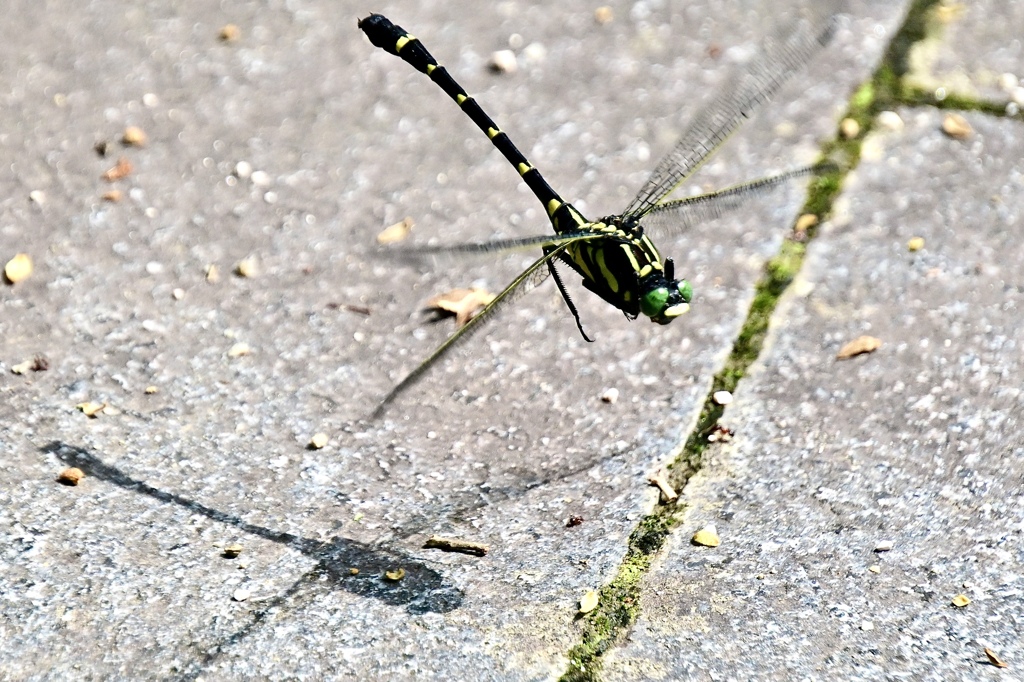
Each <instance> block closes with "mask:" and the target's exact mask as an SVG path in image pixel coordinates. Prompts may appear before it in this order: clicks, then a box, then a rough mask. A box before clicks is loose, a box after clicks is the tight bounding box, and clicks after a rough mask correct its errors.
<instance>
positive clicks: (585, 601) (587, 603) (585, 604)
mask: <svg viewBox="0 0 1024 682" xmlns="http://www.w3.org/2000/svg"><path fill="white" fill-rule="evenodd" d="M598 600H599V597H598V595H597V590H590V591H589V592H587V593H586V594H585V595H583V597H582V598H581V599H580V613H590V612H591V611H593V610H594V609H596V608H597V602H598Z"/></svg>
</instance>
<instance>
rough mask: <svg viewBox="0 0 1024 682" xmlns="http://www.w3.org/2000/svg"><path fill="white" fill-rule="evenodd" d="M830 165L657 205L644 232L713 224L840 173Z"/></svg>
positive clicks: (671, 232)
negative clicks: (810, 178)
mask: <svg viewBox="0 0 1024 682" xmlns="http://www.w3.org/2000/svg"><path fill="white" fill-rule="evenodd" d="M838 168H839V167H838V166H836V165H835V164H834V163H831V162H825V163H819V164H815V165H813V166H805V167H803V168H797V169H796V170H792V171H789V172H787V173H782V174H780V175H772V176H769V177H766V178H760V179H758V180H753V181H751V182H745V183H743V184H740V185H734V186H732V187H727V188H726V189H722V190H718V191H717V192H708V193H707V194H701V195H699V196H695V197H689V198H686V199H676V200H674V201H666V202H663V203H660V204H658V205H657V206H655V207H654V208H653V209H651V210H650V212H649V213H648V214H647V215H646V216H645V217H644V229H645V230H647V232H648V234H654V235H674V234H680V233H682V232H683V231H685V230H688V229H690V228H691V227H694V226H696V225H700V224H702V223H706V222H710V221H712V220H715V219H716V218H721V217H722V216H723V215H725V214H727V213H729V212H730V211H734V210H736V209H737V208H740V207H741V206H743V205H744V204H746V203H747V202H748V201H750V200H751V199H755V198H759V197H764V196H767V195H770V194H771V193H772V192H774V191H776V190H778V189H780V188H782V187H784V186H785V185H786V183H788V182H789V181H790V180H794V179H796V178H801V177H804V176H807V175H822V174H825V173H832V172H835V171H837V170H838Z"/></svg>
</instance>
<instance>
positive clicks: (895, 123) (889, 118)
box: [877, 111, 903, 132]
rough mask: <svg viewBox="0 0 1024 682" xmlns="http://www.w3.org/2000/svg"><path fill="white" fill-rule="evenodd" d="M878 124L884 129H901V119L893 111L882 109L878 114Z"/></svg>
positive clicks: (894, 130) (893, 130)
mask: <svg viewBox="0 0 1024 682" xmlns="http://www.w3.org/2000/svg"><path fill="white" fill-rule="evenodd" d="M877 120H878V125H879V126H880V127H882V128H885V129H886V130H890V131H892V132H898V131H900V130H903V119H902V118H900V115H899V114H897V113H896V112H895V111H882V112H880V113H879V114H878V119H877Z"/></svg>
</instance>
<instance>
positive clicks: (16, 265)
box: [4, 253, 32, 284]
mask: <svg viewBox="0 0 1024 682" xmlns="http://www.w3.org/2000/svg"><path fill="white" fill-rule="evenodd" d="M31 275H32V258H31V257H29V255H28V254H27V253H19V254H17V255H15V256H14V258H12V259H11V260H9V261H7V265H5V266H4V277H6V278H7V281H8V282H10V283H11V284H17V283H18V282H20V281H22V280H25V279H28V278H29V277H30V276H31Z"/></svg>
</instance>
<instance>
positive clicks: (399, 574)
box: [384, 568, 405, 583]
mask: <svg viewBox="0 0 1024 682" xmlns="http://www.w3.org/2000/svg"><path fill="white" fill-rule="evenodd" d="M384 577H385V578H387V579H388V580H390V581H392V582H396V583H397V582H398V581H399V580H401V579H402V578H404V577H405V569H404V568H399V569H398V570H395V571H388V572H387V573H385V574H384Z"/></svg>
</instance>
